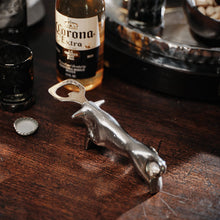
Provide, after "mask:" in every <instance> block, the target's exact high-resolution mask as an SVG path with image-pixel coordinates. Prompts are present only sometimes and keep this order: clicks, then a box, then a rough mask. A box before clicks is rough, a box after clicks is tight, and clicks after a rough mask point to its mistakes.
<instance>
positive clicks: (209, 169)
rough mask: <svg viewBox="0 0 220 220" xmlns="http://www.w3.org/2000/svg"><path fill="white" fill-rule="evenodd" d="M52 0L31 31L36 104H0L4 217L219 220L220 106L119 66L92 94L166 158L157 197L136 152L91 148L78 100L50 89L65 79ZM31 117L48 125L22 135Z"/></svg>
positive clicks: (0, 189) (0, 210) (0, 207)
mask: <svg viewBox="0 0 220 220" xmlns="http://www.w3.org/2000/svg"><path fill="white" fill-rule="evenodd" d="M44 4H45V8H46V16H45V18H44V20H43V21H41V22H40V23H38V24H36V25H35V26H33V27H31V28H29V30H28V38H29V45H30V47H31V48H32V50H33V52H34V74H35V81H34V93H35V96H36V104H35V105H34V106H32V107H31V108H30V109H28V110H25V111H22V112H19V113H9V112H5V111H2V110H0V124H1V126H0V219H10V220H12V219H16V220H17V219H18V220H19V219H36V220H39V219H123V220H124V219H193V220H196V219H216V220H217V219H220V158H219V156H220V154H219V153H220V151H219V147H220V107H219V104H218V103H208V102H201V101H195V100H194V101H193V100H185V99H180V98H175V97H170V96H166V95H163V94H158V93H156V92H154V91H149V90H147V89H146V88H140V87H138V86H136V85H133V84H132V83H129V82H127V81H126V80H123V79H122V78H119V77H118V76H117V72H116V71H112V70H111V69H106V70H105V77H104V81H103V84H102V85H101V86H100V87H98V88H97V89H95V90H93V91H90V92H88V93H87V97H88V99H90V100H93V101H96V100H100V99H105V100H106V103H105V104H104V105H103V107H102V108H103V109H104V110H106V111H107V112H109V113H110V114H111V115H112V116H114V117H115V118H116V119H117V120H118V122H119V123H120V124H121V125H122V126H123V128H124V129H125V130H126V131H127V132H128V133H129V134H131V135H132V136H133V137H134V138H136V139H138V140H140V141H142V142H143V143H145V144H147V145H151V146H153V147H155V148H156V149H157V150H158V151H159V154H160V156H161V157H162V158H163V159H164V160H166V162H167V167H168V168H167V172H166V174H165V175H164V176H163V182H164V187H163V190H162V191H161V192H160V193H158V194H156V195H154V196H152V195H150V193H149V188H148V185H147V184H146V183H145V182H144V181H143V180H142V179H141V178H140V176H139V175H138V174H137V173H136V171H135V170H134V167H133V165H132V163H131V162H130V161H129V160H128V159H127V158H125V157H123V156H119V155H118V154H115V153H114V152H112V151H110V150H107V149H105V148H102V147H92V148H91V149H89V150H85V149H84V140H85V137H86V127H85V125H84V124H83V122H82V121H80V120H72V119H71V115H72V114H73V113H74V112H76V111H77V110H78V109H79V106H78V105H77V104H74V103H60V102H59V101H56V100H54V99H53V98H52V97H51V96H50V95H49V94H48V92H47V90H48V88H49V87H50V86H52V85H54V84H55V83H57V81H56V71H55V39H54V38H55V37H54V1H47V0H44ZM110 52H111V51H110ZM118 60H120V56H119V59H118ZM122 71H123V70H122ZM158 71H159V70H158ZM22 116H30V117H33V118H35V119H36V120H37V121H38V122H39V129H38V131H37V132H36V133H35V134H33V135H31V136H28V137H22V136H19V135H18V134H16V132H15V130H14V128H13V122H14V121H15V120H16V119H17V118H19V117H22Z"/></svg>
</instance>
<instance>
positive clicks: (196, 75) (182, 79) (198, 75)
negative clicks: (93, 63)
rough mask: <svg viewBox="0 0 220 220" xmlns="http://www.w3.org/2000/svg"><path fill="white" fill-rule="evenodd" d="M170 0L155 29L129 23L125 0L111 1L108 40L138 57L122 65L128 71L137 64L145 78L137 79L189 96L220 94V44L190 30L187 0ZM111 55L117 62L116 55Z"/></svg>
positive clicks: (213, 95)
mask: <svg viewBox="0 0 220 220" xmlns="http://www.w3.org/2000/svg"><path fill="white" fill-rule="evenodd" d="M170 2H171V0H170V1H169V0H168V1H167V6H166V10H165V15H164V28H163V30H160V31H159V32H158V33H155V32H152V31H151V30H150V29H147V28H146V29H140V28H138V27H134V26H131V25H129V22H128V10H127V8H126V7H125V5H123V3H124V1H123V0H112V1H107V2H106V44H107V45H108V46H110V47H111V48H112V49H115V50H116V51H117V52H118V53H120V54H124V55H126V56H129V57H131V58H133V59H134V60H137V62H138V64H139V65H137V66H136V67H135V68H132V65H131V64H130V63H131V62H129V61H128V62H127V64H125V65H124V66H123V64H121V67H122V69H124V70H125V72H126V74H125V77H126V76H127V74H128V71H129V70H130V71H131V72H132V71H133V70H134V69H136V74H135V76H136V77H139V78H140V80H139V81H138V82H137V83H139V84H141V85H142V86H147V87H148V88H151V89H155V90H159V91H161V92H165V93H169V94H172V95H177V96H182V97H187V98H201V99H203V98H204V99H206V98H207V99H215V100H216V99H218V100H219V99H220V92H219V87H220V45H212V42H201V41H200V40H198V39H197V38H196V37H195V36H194V35H193V34H192V33H191V31H190V27H189V25H188V22H187V19H186V16H185V14H184V12H183V8H182V5H181V4H182V1H178V2H177V3H176V4H175V5H174V4H173V3H172V5H171V6H172V7H170ZM119 57H121V56H119ZM107 59H109V60H110V67H112V68H114V64H115V62H114V61H113V62H111V56H110V57H109V58H108V57H107ZM112 59H114V58H112ZM122 63H123V62H122ZM127 70H128V71H127ZM139 72H140V74H139ZM131 80H132V81H134V79H131Z"/></svg>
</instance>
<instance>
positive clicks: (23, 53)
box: [0, 44, 34, 112]
mask: <svg viewBox="0 0 220 220" xmlns="http://www.w3.org/2000/svg"><path fill="white" fill-rule="evenodd" d="M33 78H34V77H33V53H32V51H31V49H30V48H28V47H26V46H24V45H19V44H3V45H2V46H0V106H1V108H2V109H3V110H6V111H10V112H16V111H21V110H24V109H27V108H28V107H30V106H31V105H32V104H33V103H34V97H33V94H32V90H33Z"/></svg>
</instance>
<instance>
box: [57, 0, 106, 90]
mask: <svg viewBox="0 0 220 220" xmlns="http://www.w3.org/2000/svg"><path fill="white" fill-rule="evenodd" d="M55 7H56V10H55V13H56V15H55V17H56V65H57V66H56V71H57V79H58V81H62V80H64V79H67V78H73V79H76V80H78V81H79V82H80V83H81V84H83V86H84V87H85V88H86V90H91V89H93V88H95V87H97V86H98V85H100V84H101V82H102V78H103V71H104V68H103V64H104V28H105V14H104V11H105V3H104V0H56V6H55ZM67 88H68V89H70V90H71V89H72V88H71V87H67Z"/></svg>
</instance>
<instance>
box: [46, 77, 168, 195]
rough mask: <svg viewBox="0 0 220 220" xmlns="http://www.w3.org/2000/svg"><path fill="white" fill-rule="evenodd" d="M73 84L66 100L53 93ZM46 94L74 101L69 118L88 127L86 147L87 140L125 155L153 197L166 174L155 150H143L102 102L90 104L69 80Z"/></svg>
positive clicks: (80, 90) (82, 90)
mask: <svg viewBox="0 0 220 220" xmlns="http://www.w3.org/2000/svg"><path fill="white" fill-rule="evenodd" d="M71 84H72V85H74V86H76V87H78V89H79V91H77V92H70V93H69V94H68V96H67V97H61V96H59V95H58V94H57V90H58V89H59V88H61V87H63V86H65V85H71ZM48 91H49V93H50V94H51V95H52V96H53V97H54V98H56V99H58V100H59V101H62V102H65V101H69V102H76V103H78V104H80V105H81V106H82V108H81V109H80V110H79V111H77V112H76V113H75V114H73V115H72V118H77V117H79V118H82V119H83V120H84V122H85V124H86V125H87V128H88V137H87V146H86V147H88V143H89V141H92V142H93V143H95V144H96V145H99V146H105V147H107V148H111V149H112V148H114V149H115V150H117V151H120V152H121V153H122V154H126V155H128V156H129V157H130V158H131V159H132V160H133V162H134V166H135V167H136V168H137V170H138V171H139V173H140V175H141V176H142V177H143V178H144V179H145V180H146V181H147V182H148V183H149V186H150V193H152V194H154V193H157V192H158V191H160V190H161V188H162V174H163V173H164V172H165V171H166V163H165V161H164V160H162V159H161V158H160V157H159V155H158V153H157V152H156V150H155V149H154V148H152V147H147V146H145V145H144V144H142V143H140V142H139V141H137V140H135V139H134V138H132V137H131V136H130V135H129V134H128V133H127V132H125V131H124V130H123V129H122V128H121V126H120V125H119V123H118V122H117V121H116V120H115V119H114V118H113V117H112V116H111V115H109V114H108V113H107V112H105V111H103V110H102V109H101V108H100V106H101V105H102V104H103V103H104V100H101V101H97V102H92V101H88V100H87V99H86V97H85V88H84V87H83V86H82V85H81V84H80V83H79V82H77V81H75V80H73V79H67V80H65V81H62V82H60V83H58V84H56V85H54V86H52V87H51V88H50V89H49V90H48Z"/></svg>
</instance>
